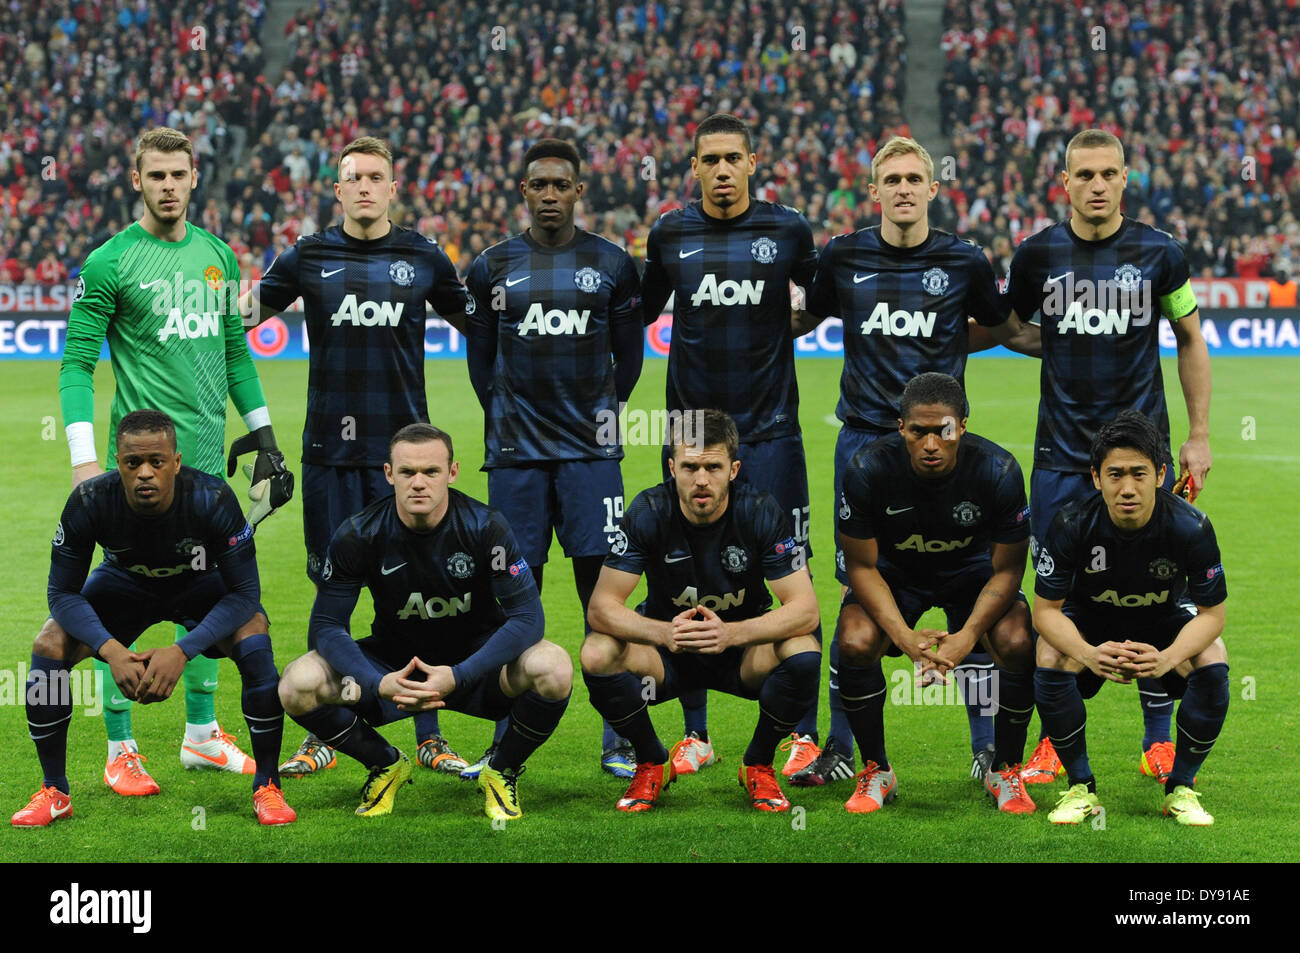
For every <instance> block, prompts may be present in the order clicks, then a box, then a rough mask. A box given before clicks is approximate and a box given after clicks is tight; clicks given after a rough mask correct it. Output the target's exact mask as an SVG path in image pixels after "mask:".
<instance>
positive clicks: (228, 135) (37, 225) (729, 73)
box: [0, 0, 1300, 284]
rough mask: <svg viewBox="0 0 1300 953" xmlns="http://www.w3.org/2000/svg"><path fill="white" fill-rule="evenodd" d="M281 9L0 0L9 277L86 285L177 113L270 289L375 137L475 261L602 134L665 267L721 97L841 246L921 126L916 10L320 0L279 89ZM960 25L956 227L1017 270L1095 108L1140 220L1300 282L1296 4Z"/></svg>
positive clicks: (1198, 6)
mask: <svg viewBox="0 0 1300 953" xmlns="http://www.w3.org/2000/svg"><path fill="white" fill-rule="evenodd" d="M264 15H265V4H264V2H263V0H207V2H199V0H191V2H187V3H182V4H178V5H176V6H175V7H173V8H171V9H170V10H169V11H166V12H164V11H163V10H162V9H161V8H159V7H158V6H157V5H156V4H151V3H148V2H147V0H120V2H112V0H110V2H95V0H77V2H72V3H65V4H63V5H61V6H58V7H53V6H50V7H47V6H44V5H42V4H39V3H37V2H35V0H12V2H10V3H9V4H8V5H6V6H5V7H3V8H0V81H3V83H4V86H5V89H6V95H5V96H4V97H3V99H2V100H0V280H3V281H9V282H15V283H16V282H29V283H31V282H38V283H46V284H50V283H57V282H62V281H67V280H68V279H69V277H70V276H75V274H76V269H77V268H78V267H79V266H80V262H81V261H82V260H83V259H84V257H85V255H86V253H88V252H89V251H90V250H91V249H93V248H94V247H96V246H97V245H98V244H100V243H101V242H102V241H103V240H104V239H105V238H107V237H108V236H109V235H111V234H113V233H114V232H116V231H117V230H118V229H120V228H121V227H122V226H123V225H124V224H126V223H127V222H129V221H130V220H131V219H133V218H135V217H136V211H137V207H136V197H135V195H134V194H133V192H132V190H131V186H130V181H129V179H130V170H129V167H128V164H129V156H130V144H131V142H132V140H133V137H134V136H135V135H138V133H139V130H140V129H141V128H144V127H147V126H149V125H152V124H159V123H165V124H167V125H171V126H174V127H177V128H181V129H183V130H185V131H186V132H188V133H190V134H191V135H192V137H193V138H194V141H195V147H196V150H197V153H198V161H199V166H200V169H201V170H202V171H201V174H200V182H199V190H198V194H196V196H195V199H194V208H195V213H196V214H193V219H194V220H195V221H197V222H198V223H199V224H201V225H203V226H204V227H206V228H208V229H209V230H211V231H213V232H214V233H216V234H217V235H219V236H220V237H222V238H223V239H225V240H226V241H228V242H229V243H230V244H231V246H232V247H233V248H234V249H235V251H236V253H237V254H238V255H239V256H240V260H241V265H242V267H243V270H244V273H245V277H249V278H254V279H255V278H257V277H259V276H260V272H261V270H262V269H263V268H264V267H265V266H266V265H267V264H269V262H270V261H271V260H272V259H273V258H274V257H275V255H277V254H278V253H279V252H280V251H282V250H283V249H284V248H286V247H288V245H289V244H291V243H292V242H293V241H294V240H295V239H296V238H297V237H298V236H299V235H301V234H306V233H310V232H312V231H315V230H316V229H317V228H319V227H323V226H324V225H325V224H327V223H329V222H330V221H334V220H336V219H337V218H338V207H337V203H336V201H335V199H334V195H333V183H334V176H335V171H334V168H333V162H334V159H335V157H336V156H337V154H338V151H339V149H340V148H341V147H342V145H343V144H344V143H346V142H347V141H349V140H350V139H352V138H353V137H355V136H357V135H361V134H367V133H368V134H374V135H380V136H384V137H386V138H387V139H388V140H389V142H390V144H391V146H392V148H393V150H394V153H395V158H396V169H395V172H396V175H397V179H398V186H399V196H398V200H397V203H396V204H395V206H394V210H393V211H394V217H395V220H397V221H400V222H402V223H403V224H406V225H409V226H412V227H414V228H417V229H419V230H420V231H423V232H426V233H429V234H433V235H436V236H438V238H439V241H440V243H441V244H442V245H443V247H444V249H445V250H446V251H447V252H448V255H449V257H451V259H452V261H453V262H455V263H456V265H457V267H458V268H459V269H460V270H461V272H462V273H464V272H465V271H466V270H467V269H468V267H469V264H470V262H471V261H472V260H473V259H474V257H475V256H476V255H477V254H478V253H479V252H480V251H482V250H483V249H484V248H486V247H487V246H488V245H490V244H492V243H494V242H496V241H498V240H499V239H500V238H501V237H502V236H504V235H506V234H509V233H512V232H515V231H518V230H519V229H520V228H521V227H522V226H523V224H525V223H524V220H523V218H522V216H523V214H524V212H523V208H522V205H521V203H520V202H519V201H517V194H516V191H515V182H516V180H517V178H518V165H519V161H520V158H521V157H522V155H523V152H524V150H525V149H526V148H527V146H528V145H529V144H530V143H531V142H533V141H535V140H536V139H538V138H540V137H541V136H543V135H547V134H560V135H564V136H568V137H571V138H573V139H574V140H575V141H576V142H577V143H578V144H579V146H580V148H581V149H582V153H583V159H584V161H585V162H586V163H587V168H586V169H585V170H584V173H585V177H586V180H587V191H586V194H585V196H584V202H583V210H582V211H583V213H584V215H585V220H584V221H583V222H582V224H583V225H584V227H587V228H589V229H591V230H592V231H596V232H598V233H600V234H602V235H604V236H605V237H607V238H610V239H611V240H613V241H616V242H618V243H620V244H623V245H624V246H626V247H627V248H628V249H629V250H630V251H631V252H632V254H633V256H634V257H636V258H638V259H639V258H640V257H641V256H642V254H643V243H644V237H645V235H646V233H647V232H648V230H649V226H650V225H651V224H652V223H653V222H654V220H655V218H656V217H657V216H658V215H659V214H660V213H661V212H664V211H667V210H670V209H672V208H676V207H679V206H680V205H682V204H684V203H685V202H687V201H689V199H690V197H691V195H692V194H693V192H695V191H696V186H695V183H694V182H693V181H692V179H691V176H690V164H689V156H688V152H689V142H690V136H691V133H692V132H693V130H694V127H695V124H697V123H698V122H699V121H700V120H701V119H702V118H703V117H704V116H706V115H708V114H709V113H711V112H715V111H729V112H733V113H735V114H737V115H739V116H741V117H742V118H745V119H748V120H751V121H754V122H755V124H756V126H758V129H759V133H758V141H757V142H756V150H757V152H758V154H759V170H758V175H757V177H756V179H755V181H754V183H753V187H754V192H755V194H756V196H757V197H759V198H765V199H773V200H777V201H780V202H783V203H786V204H789V205H793V206H795V207H797V208H800V209H802V210H803V211H804V212H805V214H806V215H807V217H808V219H809V221H810V222H811V223H812V225H813V228H814V232H815V238H816V241H817V243H818V245H819V246H820V245H821V244H824V243H825V241H826V240H827V239H829V238H830V237H832V236H833V235H836V234H841V233H843V232H847V231H851V230H853V229H855V228H861V227H863V226H866V225H869V224H875V223H877V222H878V221H879V214H878V208H876V207H875V206H873V204H872V203H871V202H870V200H869V199H868V198H867V181H868V178H869V169H870V158H871V156H872V154H873V153H874V151H875V149H876V147H877V144H878V143H880V142H882V141H883V140H884V139H885V138H887V137H888V136H890V135H892V134H894V133H904V134H905V133H907V131H908V128H907V124H906V122H905V118H904V102H905V94H906V90H905V88H904V82H903V80H904V73H905V69H904V66H905V63H906V56H907V52H906V40H905V38H904V35H903V23H904V20H903V4H902V3H901V2H900V0H881V2H879V3H873V4H871V5H863V6H845V5H842V4H837V3H833V2H830V0H810V2H807V3H803V4H801V5H796V6H789V5H786V4H781V3H777V2H775V0H749V2H745V3H741V2H733V3H729V4H710V3H704V2H703V0H693V2H690V3H687V4H683V5H674V6H669V5H667V4H663V3H656V2H642V3H632V2H624V3H619V2H617V0H558V2H548V3H533V4H520V3H519V2H518V0H488V2H485V3H480V4H474V5H471V6H468V7H467V6H465V5H462V4H453V3H449V2H437V0H409V2H404V3H400V4H399V3H390V4H380V5H379V6H378V7H375V8H365V9H362V8H357V7H355V6H353V5H351V4H348V3H346V2H343V0H321V2H319V3H316V4H312V5H310V6H304V7H303V8H302V9H301V10H299V11H298V12H297V13H296V14H295V15H294V17H293V18H292V19H291V20H290V22H289V24H288V27H287V29H286V33H285V42H287V43H288V44H289V49H290V51H291V52H290V59H289V62H288V65H287V66H286V68H285V70H284V71H283V75H282V76H279V77H273V78H268V77H267V76H265V75H264V74H263V65H264V55H263V50H262V40H263V38H262V37H261V24H262V20H263V18H264ZM1247 22H1248V23H1250V24H1251V27H1252V28H1251V29H1244V28H1243V23H1247ZM994 24H996V26H993V25H994ZM1100 24H1104V27H1105V30H1104V32H1103V33H1102V34H1100V37H1101V40H1100V46H1101V47H1102V48H1101V49H1094V46H1096V45H1098V40H1097V39H1096V37H1097V36H1098V34H1096V33H1095V32H1094V31H1093V28H1094V25H1100ZM945 25H946V27H947V32H946V33H945V34H944V35H943V37H942V40H941V43H942V46H943V49H944V50H945V52H946V53H947V56H948V64H947V69H946V71H945V74H944V76H943V79H942V82H941V84H940V87H941V88H940V97H939V105H940V109H941V113H942V117H943V122H944V131H945V133H946V134H948V135H950V136H951V138H952V143H953V146H952V150H951V155H952V158H953V161H954V162H955V167H954V168H952V169H945V168H944V166H943V165H942V163H941V166H940V168H939V169H938V170H937V172H938V173H939V175H940V177H941V178H943V177H945V175H947V174H948V173H950V175H947V178H946V181H945V182H944V186H945V187H944V189H943V190H942V191H941V193H940V199H939V200H938V202H937V203H936V207H935V209H934V210H933V217H934V220H935V222H936V223H937V224H939V225H940V226H942V227H945V228H949V229H953V230H956V231H958V232H960V233H963V234H966V235H969V236H970V237H973V238H976V239H978V240H979V241H981V242H982V243H983V244H984V245H985V246H986V248H987V249H988V250H989V253H990V255H991V257H992V258H993V259H994V263H995V268H996V269H997V270H998V271H999V274H1000V276H1001V275H1004V274H1005V269H1006V266H1007V264H1008V263H1009V261H1010V257H1011V253H1012V250H1013V249H1014V247H1015V246H1016V245H1017V244H1018V243H1019V242H1020V241H1021V240H1022V239H1023V238H1024V237H1025V236H1027V235H1029V234H1032V233H1033V232H1035V231H1037V230H1039V229H1040V228H1042V227H1043V226H1045V225H1046V224H1048V223H1049V222H1052V221H1056V220H1059V219H1060V218H1062V217H1063V216H1064V214H1065V206H1066V199H1065V194H1064V190H1063V189H1061V187H1060V184H1059V180H1058V179H1056V178H1055V175H1054V170H1055V169H1056V168H1057V167H1058V166H1059V163H1060V159H1061V154H1062V150H1063V148H1064V143H1065V141H1066V139H1067V138H1068V136H1069V134H1070V132H1071V131H1074V130H1077V129H1078V128H1081V127H1083V126H1086V125H1092V124H1095V125H1099V126H1101V127H1103V128H1106V129H1110V130H1112V131H1114V132H1116V133H1117V134H1119V135H1121V136H1122V137H1123V138H1124V140H1125V142H1126V143H1128V144H1129V156H1128V158H1129V164H1130V170H1131V176H1130V185H1129V190H1128V193H1127V196H1126V201H1127V203H1128V204H1127V208H1128V210H1129V213H1130V214H1133V215H1136V216H1138V217H1141V218H1143V219H1145V220H1148V221H1150V222H1152V223H1153V224H1157V225H1159V226H1160V227H1162V228H1166V229H1168V230H1169V231H1171V232H1173V234H1174V235H1175V236H1176V237H1178V238H1179V240H1180V241H1183V242H1184V243H1185V244H1186V245H1187V249H1188V257H1189V260H1190V262H1191V265H1192V269H1193V273H1194V274H1200V275H1210V274H1213V275H1240V276H1243V277H1248V276H1254V275H1258V274H1260V273H1261V272H1262V273H1264V274H1269V273H1272V272H1273V271H1277V270H1282V269H1289V270H1290V271H1291V272H1292V273H1295V272H1296V271H1297V266H1300V222H1297V219H1296V213H1295V210H1296V208H1297V207H1298V203H1300V162H1297V161H1296V159H1297V154H1298V153H1300V146H1298V145H1297V141H1296V132H1295V129H1296V126H1297V118H1298V117H1297V103H1296V94H1295V92H1294V90H1293V89H1291V88H1290V84H1289V83H1288V82H1287V78H1288V77H1289V76H1290V75H1292V74H1294V72H1295V70H1296V67H1297V65H1298V64H1297V63H1296V59H1297V56H1300V11H1298V9H1297V8H1296V7H1295V6H1294V5H1292V6H1291V7H1289V8H1288V7H1287V6H1286V5H1282V4H1264V3H1261V2H1259V0H1252V2H1244V0H1239V2H1234V3H1228V2H1205V0H1201V2H1186V3H1183V2H1178V3H1175V2H1170V0H1164V2H1158V0H1153V2H1150V3H1146V4H1144V5H1143V6H1142V7H1141V11H1140V12H1133V13H1131V12H1129V10H1128V8H1127V6H1126V5H1124V4H1119V3H1113V2H1112V3H1107V4H1105V5H1104V6H1103V7H1101V8H1100V10H1099V11H1097V12H1095V13H1094V12H1093V11H1092V9H1091V8H1087V7H1083V6H1080V5H1079V4H1076V3H1074V2H1071V0H1053V2H1050V3H1044V4H1035V3H1029V2H1027V0H1020V2H1014V0H1001V2H997V3H976V4H966V3H958V2H956V0H953V2H950V3H949V4H948V6H947V9H946V11H945ZM990 27H991V28H990ZM1256 27H1258V28H1257V29H1256ZM1234 37H1239V38H1240V39H1234ZM276 42H278V38H277V40H276ZM1247 64H1250V65H1247ZM926 92H927V91H913V95H914V96H916V95H924V94H926Z"/></svg>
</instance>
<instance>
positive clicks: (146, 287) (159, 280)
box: [140, 278, 167, 291]
mask: <svg viewBox="0 0 1300 953" xmlns="http://www.w3.org/2000/svg"><path fill="white" fill-rule="evenodd" d="M166 280H167V279H166V278H155V279H154V280H153V281H151V282H149V283H148V284H145V283H144V282H143V281H142V282H140V290H141V291H148V290H149V289H150V288H152V287H153V286H154V285H160V284H162V283H163V282H164V281H166Z"/></svg>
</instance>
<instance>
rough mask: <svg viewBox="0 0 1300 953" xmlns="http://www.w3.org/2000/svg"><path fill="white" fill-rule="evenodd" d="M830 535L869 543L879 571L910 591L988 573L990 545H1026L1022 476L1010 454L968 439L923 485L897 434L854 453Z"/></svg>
mask: <svg viewBox="0 0 1300 953" xmlns="http://www.w3.org/2000/svg"><path fill="white" fill-rule="evenodd" d="M836 527H837V529H838V530H839V532H841V533H843V534H844V535H845V536H848V537H850V538H852V539H875V540H876V546H877V561H878V563H879V564H880V565H881V566H884V567H887V568H889V569H893V570H897V571H898V572H899V573H901V574H902V576H903V577H904V578H906V579H907V581H908V585H915V586H917V587H920V588H929V587H937V586H941V585H942V584H943V583H944V582H945V581H946V580H948V579H950V578H951V577H953V576H955V575H959V574H961V573H964V572H967V571H970V570H972V569H977V570H979V571H981V572H988V573H992V561H991V555H990V554H991V549H990V546H991V544H992V543H1019V542H1023V541H1024V540H1027V539H1028V538H1029V506H1028V504H1027V503H1026V501H1025V481H1024V476H1023V475H1022V474H1021V472H1020V464H1018V463H1017V462H1016V458H1015V457H1013V456H1012V455H1011V454H1010V453H1008V452H1007V451H1006V450H1003V449H1002V448H1001V447H999V446H998V445H997V444H995V443H993V441H991V440H985V439H984V438H983V437H981V436H979V435H978V434H973V433H969V432H968V433H966V434H964V435H963V436H962V438H961V443H960V444H959V445H958V447H957V465H956V466H955V467H954V468H953V471H952V472H951V473H950V474H948V475H947V476H946V477H942V478H940V479H937V480H926V479H922V478H921V477H919V476H917V474H916V472H915V471H914V470H913V469H912V462H911V459H910V458H909V457H908V453H907V446H906V444H905V443H904V441H903V436H902V434H900V433H897V432H895V433H892V434H888V435H886V436H884V437H881V438H880V439H879V440H877V441H875V442H874V443H872V444H871V445H870V446H867V447H864V448H863V449H862V450H860V451H859V452H858V453H857V455H856V456H854V458H853V461H852V463H851V464H850V465H849V467H848V469H847V470H845V471H844V489H843V492H842V494H841V496H840V509H839V515H838V520H837V521H836Z"/></svg>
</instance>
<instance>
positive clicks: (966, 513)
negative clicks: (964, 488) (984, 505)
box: [952, 500, 983, 526]
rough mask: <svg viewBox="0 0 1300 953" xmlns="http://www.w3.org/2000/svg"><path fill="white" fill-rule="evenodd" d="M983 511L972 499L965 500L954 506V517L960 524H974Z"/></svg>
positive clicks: (954, 520)
mask: <svg viewBox="0 0 1300 953" xmlns="http://www.w3.org/2000/svg"><path fill="white" fill-rule="evenodd" d="M982 514H983V511H982V510H981V509H980V508H979V507H978V506H976V505H975V504H974V503H972V502H971V501H970V500H963V501H962V502H960V503H958V504H957V505H956V506H954V507H953V508H952V519H953V522H955V523H956V524H957V525H958V526H974V525H975V524H976V523H978V522H979V519H980V516H981V515H982Z"/></svg>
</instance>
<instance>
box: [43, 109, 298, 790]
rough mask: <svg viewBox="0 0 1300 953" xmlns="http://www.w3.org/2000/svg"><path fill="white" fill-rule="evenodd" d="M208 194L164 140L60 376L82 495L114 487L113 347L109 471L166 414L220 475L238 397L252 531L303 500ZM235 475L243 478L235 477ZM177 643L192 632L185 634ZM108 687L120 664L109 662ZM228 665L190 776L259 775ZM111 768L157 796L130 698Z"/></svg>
mask: <svg viewBox="0 0 1300 953" xmlns="http://www.w3.org/2000/svg"><path fill="white" fill-rule="evenodd" d="M197 182H198V171H197V170H196V169H195V167H194V147H193V146H192V145H191V144H190V141H189V139H187V138H186V137H185V136H184V135H183V134H182V133H180V132H177V131H176V130H175V129H168V128H165V127H160V128H157V129H152V130H150V131H149V132H146V133H145V134H144V135H142V136H141V137H140V140H139V142H138V143H137V145H136V151H135V168H134V169H132V170H131V183H132V185H134V187H135V189H136V191H137V192H139V193H140V197H141V199H142V200H143V202H144V214H143V215H142V216H141V218H140V220H139V221H138V222H135V223H134V224H132V225H130V226H129V227H128V228H126V229H125V230H123V231H121V232H119V233H118V234H116V235H114V236H113V237H112V238H110V239H109V240H108V241H107V242H105V243H104V244H103V245H101V246H100V247H99V248H97V249H95V251H93V252H92V253H91V254H90V256H89V257H87V259H86V263H85V265H84V266H83V267H82V270H81V277H80V278H79V279H78V281H77V291H76V297H75V298H74V301H73V305H72V312H71V314H70V315H69V317H68V338H67V344H66V345H65V346H64V350H63V364H62V367H61V369H60V371H59V399H60V402H61V404H62V408H63V422H64V426H65V427H66V429H67V434H68V445H69V447H70V448H71V453H72V485H73V486H74V487H75V486H77V485H79V484H80V483H81V482H82V481H84V480H88V479H90V478H91V477H93V476H98V475H99V474H101V473H103V472H104V471H103V469H102V468H101V467H100V465H99V455H98V453H97V452H96V450H95V434H94V419H95V390H94V374H95V363H96V361H97V360H98V359H99V351H100V347H101V346H102V345H103V343H104V339H105V337H107V338H108V348H109V353H110V356H111V359H112V364H113V379H114V382H115V384H116V392H115V393H114V395H113V406H112V411H111V420H110V430H109V434H110V439H109V446H108V453H109V457H110V458H111V457H112V456H113V455H114V453H115V452H116V444H115V440H116V437H115V435H116V433H117V426H118V424H119V423H120V422H121V420H122V418H123V417H124V416H125V415H126V414H127V413H129V412H130V411H132V410H140V409H143V408H146V407H156V408H162V409H163V410H165V411H166V412H167V413H168V414H169V415H170V416H171V417H172V419H173V420H175V421H176V431H177V440H178V445H179V448H180V451H181V453H182V454H183V456H184V458H185V461H186V463H187V464H188V465H190V466H193V467H194V468H195V469H198V470H202V471H203V472H204V473H210V474H214V475H220V473H221V465H222V459H223V457H224V456H225V439H226V394H227V393H229V394H230V399H231V401H233V402H234V405H235V408H236V409H237V410H238V411H239V413H240V414H242V415H243V418H244V424H245V425H246V426H247V427H248V430H249V436H248V437H242V438H240V440H239V441H236V446H235V447H234V448H232V457H233V455H234V454H235V453H237V452H238V451H239V450H240V449H241V448H244V447H247V448H248V449H253V448H256V449H257V463H256V465H255V467H254V470H253V473H252V477H253V488H252V489H251V490H250V492H249V495H250V497H253V498H254V500H255V502H254V505H253V507H252V508H251V509H250V510H249V514H248V518H249V521H250V522H251V523H252V524H253V525H256V524H257V522H258V521H259V520H261V519H263V518H264V517H266V516H267V515H268V514H269V513H271V512H272V510H273V509H274V508H275V507H278V506H281V505H283V504H284V503H285V502H286V501H287V500H288V499H289V497H290V495H291V494H292V493H293V475H292V474H290V473H289V472H288V471H287V470H285V467H284V457H283V455H281V453H280V451H279V450H278V449H276V445H275V437H274V435H273V433H272V431H271V418H270V415H269V414H268V413H267V409H266V398H265V397H263V396H262V385H261V383H260V381H259V380H258V378H257V370H256V368H254V366H253V360H252V358H251V357H250V355H249V353H248V342H247V340H246V339H245V337H244V327H243V322H242V321H241V320H240V316H239V310H238V308H237V307H236V301H235V299H236V297H237V292H235V291H234V290H233V289H236V288H238V285H239V265H238V263H237V261H236V259H235V255H234V252H232V251H231V250H230V246H228V245H227V244H226V243H225V242H223V241H221V240H220V239H219V238H217V237H216V236H214V235H212V234H210V233H208V232H206V231H204V230H203V229H201V228H199V227H198V226H197V225H193V224H189V223H187V222H186V221H185V214H186V209H187V208H188V207H189V201H190V193H191V191H192V190H193V188H194V186H195V184H196V183H197ZM232 472H233V471H232ZM176 634H177V638H183V637H184V635H185V632H184V630H183V629H181V628H179V627H178V628H177V630H176ZM95 670H96V673H97V677H100V678H103V679H104V681H105V684H107V682H108V675H107V673H108V672H109V669H108V666H107V664H106V663H105V662H104V661H103V660H101V659H98V658H97V659H96V660H95ZM216 688H217V661H216V659H212V658H207V657H196V658H194V659H193V661H192V662H191V663H190V664H189V665H187V666H186V668H185V720H186V725H185V738H184V739H183V740H182V742H181V752H180V756H181V763H182V764H184V765H185V767H187V768H221V769H224V770H226V771H233V772H236V773H243V774H251V773H253V763H252V761H251V759H249V758H247V757H246V756H245V755H244V753H243V752H242V751H240V750H239V748H238V747H237V746H236V745H235V741H234V739H233V738H232V737H231V736H230V735H229V734H227V733H226V732H224V731H222V730H221V727H220V725H218V723H217V720H216V714H215V709H214V707H213V700H212V695H213V693H214V692H215V691H216ZM104 725H105V727H106V728H107V729H108V761H107V763H106V764H105V766H104V780H105V782H106V783H107V784H108V785H109V787H111V788H112V789H113V790H114V791H116V792H117V793H118V794H127V795H144V794H157V793H158V785H157V783H156V782H155V781H154V779H153V778H152V777H150V776H149V773H148V772H147V771H146V770H145V769H144V767H143V765H142V764H141V762H142V761H143V760H144V759H143V756H142V755H141V754H140V751H139V748H138V746H137V745H136V743H135V741H134V739H133V738H132V735H131V702H130V699H129V698H127V697H125V696H124V695H123V694H122V693H121V692H117V691H113V692H109V693H108V697H107V699H106V701H105V703H104Z"/></svg>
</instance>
